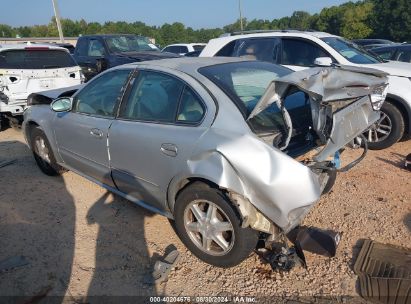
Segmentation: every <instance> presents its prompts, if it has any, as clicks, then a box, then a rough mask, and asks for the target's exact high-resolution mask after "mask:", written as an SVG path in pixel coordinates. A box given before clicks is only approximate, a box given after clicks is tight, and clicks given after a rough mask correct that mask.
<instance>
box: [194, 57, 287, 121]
mask: <svg viewBox="0 0 411 304" xmlns="http://www.w3.org/2000/svg"><path fill="white" fill-rule="evenodd" d="M199 72H200V73H201V74H203V75H204V76H206V77H207V78H208V79H210V80H211V81H213V82H214V83H215V84H216V85H217V86H218V87H219V88H220V89H222V90H223V91H224V92H225V93H227V95H228V96H230V97H231V99H232V100H233V101H234V102H235V103H236V104H237V106H238V107H239V108H240V111H241V112H242V113H243V114H244V115H245V117H248V115H249V114H250V113H251V111H252V110H253V109H254V107H255V105H256V104H257V102H258V101H259V100H260V98H261V97H262V96H263V94H264V92H265V90H266V89H267V87H268V85H269V84H270V82H271V81H273V80H275V79H278V78H279V77H282V76H284V75H287V74H289V73H291V72H292V71H291V70H289V69H287V68H285V67H282V66H279V65H274V64H271V63H266V62H258V61H244V62H232V63H225V64H219V65H214V66H209V67H205V68H201V69H200V70H199Z"/></svg>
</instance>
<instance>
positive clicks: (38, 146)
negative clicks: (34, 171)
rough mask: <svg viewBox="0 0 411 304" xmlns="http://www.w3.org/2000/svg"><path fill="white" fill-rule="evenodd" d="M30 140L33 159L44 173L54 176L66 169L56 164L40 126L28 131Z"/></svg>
mask: <svg viewBox="0 0 411 304" xmlns="http://www.w3.org/2000/svg"><path fill="white" fill-rule="evenodd" d="M30 140H31V147H32V150H33V156H34V159H35V160H36V163H37V165H38V166H39V168H40V170H41V171H42V172H43V173H44V174H47V175H50V176H56V175H61V174H62V173H64V172H65V171H66V170H65V169H64V168H63V167H61V166H59V165H58V164H57V162H56V159H55V158H54V154H53V151H52V150H51V147H50V143H49V141H48V140H47V137H46V134H44V132H43V131H42V130H41V129H40V128H38V127H36V128H34V129H33V130H32V131H31V132H30Z"/></svg>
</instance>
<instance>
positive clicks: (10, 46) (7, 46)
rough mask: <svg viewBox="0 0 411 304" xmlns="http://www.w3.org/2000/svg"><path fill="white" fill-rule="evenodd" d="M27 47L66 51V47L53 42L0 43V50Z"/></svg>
mask: <svg viewBox="0 0 411 304" xmlns="http://www.w3.org/2000/svg"><path fill="white" fill-rule="evenodd" d="M27 48H32V49H35V48H48V49H50V50H63V51H67V49H65V48H63V47H60V46H57V45H53V44H46V43H44V44H41V43H16V44H0V52H2V51H7V50H24V49H27Z"/></svg>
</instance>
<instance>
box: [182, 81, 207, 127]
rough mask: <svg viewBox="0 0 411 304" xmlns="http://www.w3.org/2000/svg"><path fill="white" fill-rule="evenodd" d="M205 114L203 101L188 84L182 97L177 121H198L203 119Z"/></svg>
mask: <svg viewBox="0 0 411 304" xmlns="http://www.w3.org/2000/svg"><path fill="white" fill-rule="evenodd" d="M203 116H204V107H203V105H202V103H201V101H200V100H199V98H198V97H197V95H196V94H194V92H193V90H192V89H190V88H189V87H187V86H186V87H185V88H184V91H183V94H182V97H181V104H180V109H179V111H178V115H177V121H178V122H181V123H197V122H200V121H201V119H202V118H203Z"/></svg>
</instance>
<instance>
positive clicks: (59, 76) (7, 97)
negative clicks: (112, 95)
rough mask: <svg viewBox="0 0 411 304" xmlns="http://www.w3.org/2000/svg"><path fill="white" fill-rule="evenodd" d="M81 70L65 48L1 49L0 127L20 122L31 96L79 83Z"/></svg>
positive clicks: (21, 46)
mask: <svg viewBox="0 0 411 304" xmlns="http://www.w3.org/2000/svg"><path fill="white" fill-rule="evenodd" d="M82 81H83V75H82V74H81V72H80V67H79V66H78V65H77V63H76V61H75V60H74V59H73V57H72V56H71V55H70V53H69V51H68V50H67V49H65V48H62V47H58V46H51V45H40V44H30V43H28V44H9V45H0V126H1V123H4V118H6V119H8V120H9V122H10V124H11V125H12V126H14V125H18V124H19V123H20V122H21V121H22V119H23V112H24V110H25V108H26V107H27V97H28V96H29V95H30V94H31V93H34V92H39V91H45V90H51V89H58V88H64V87H69V86H74V85H78V84H80V83H82Z"/></svg>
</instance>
